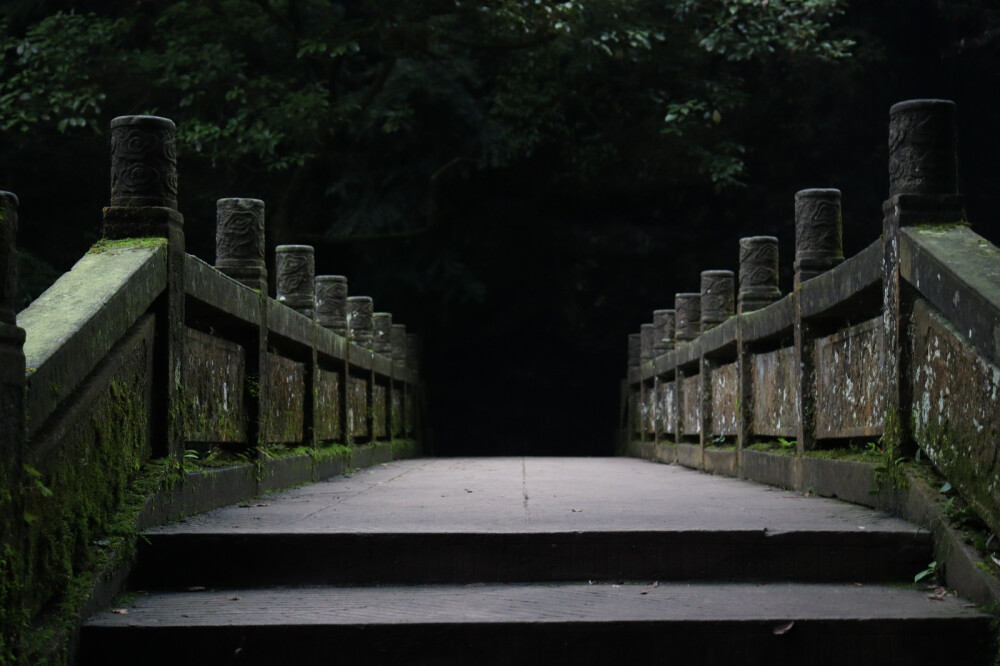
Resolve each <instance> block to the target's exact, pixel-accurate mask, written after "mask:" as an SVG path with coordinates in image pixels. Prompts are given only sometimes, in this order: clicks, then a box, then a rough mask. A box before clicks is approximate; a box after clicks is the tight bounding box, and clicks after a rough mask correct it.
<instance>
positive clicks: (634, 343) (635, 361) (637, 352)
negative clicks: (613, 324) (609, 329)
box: [628, 333, 642, 370]
mask: <svg viewBox="0 0 1000 666" xmlns="http://www.w3.org/2000/svg"><path fill="white" fill-rule="evenodd" d="M641 358H642V335H640V334H639V333H629V335H628V368H629V370H638V369H639V363H640V361H641Z"/></svg>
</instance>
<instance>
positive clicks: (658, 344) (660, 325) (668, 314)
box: [653, 310, 675, 357]
mask: <svg viewBox="0 0 1000 666" xmlns="http://www.w3.org/2000/svg"><path fill="white" fill-rule="evenodd" d="M674 315H675V312H674V310H653V331H654V333H653V338H654V339H653V356H654V357H655V356H659V355H660V354H665V353H666V352H668V351H670V350H671V349H673V348H674Z"/></svg>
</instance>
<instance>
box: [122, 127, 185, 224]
mask: <svg viewBox="0 0 1000 666" xmlns="http://www.w3.org/2000/svg"><path fill="white" fill-rule="evenodd" d="M111 205H112V206H122V207H131V206H159V207H163V208H171V209H174V210H176V209H177V138H176V128H175V127H174V123H173V121H172V120H169V119H167V118H160V117H157V116H119V117H118V118H115V119H114V120H112V121H111Z"/></svg>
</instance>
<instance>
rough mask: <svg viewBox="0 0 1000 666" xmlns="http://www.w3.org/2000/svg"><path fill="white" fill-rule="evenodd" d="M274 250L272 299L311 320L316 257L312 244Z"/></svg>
mask: <svg viewBox="0 0 1000 666" xmlns="http://www.w3.org/2000/svg"><path fill="white" fill-rule="evenodd" d="M274 251H275V272H276V274H277V275H276V276H275V281H274V284H275V299H276V300H277V301H278V302H279V303H282V304H283V305H287V306H288V307H290V308H292V309H293V310H295V311H296V312H298V313H299V314H302V315H305V316H306V317H309V318H310V319H312V316H313V311H314V309H315V307H316V256H315V252H314V250H313V248H312V246H311V245H279V246H278V247H276V248H275V249H274Z"/></svg>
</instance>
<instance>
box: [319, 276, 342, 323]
mask: <svg viewBox="0 0 1000 666" xmlns="http://www.w3.org/2000/svg"><path fill="white" fill-rule="evenodd" d="M316 323H317V324H319V325H320V326H322V327H323V328H329V329H330V330H332V331H333V332H334V333H336V334H337V335H342V336H344V337H346V336H347V278H346V277H345V276H343V275H317V276H316Z"/></svg>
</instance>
